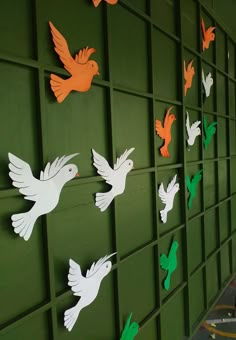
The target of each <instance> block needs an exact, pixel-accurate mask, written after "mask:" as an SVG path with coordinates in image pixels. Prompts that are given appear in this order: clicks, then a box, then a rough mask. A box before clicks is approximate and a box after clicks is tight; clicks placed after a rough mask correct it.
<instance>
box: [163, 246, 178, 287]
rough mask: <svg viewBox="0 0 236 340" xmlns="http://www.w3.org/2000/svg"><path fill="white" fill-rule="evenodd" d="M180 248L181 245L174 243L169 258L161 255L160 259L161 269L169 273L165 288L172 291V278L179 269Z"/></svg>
mask: <svg viewBox="0 0 236 340" xmlns="http://www.w3.org/2000/svg"><path fill="white" fill-rule="evenodd" d="M178 247H179V244H178V242H177V241H173V242H172V245H171V248H170V251H169V254H168V257H167V256H166V255H165V254H162V255H161V258H160V265H161V268H162V269H164V270H166V271H167V276H166V278H165V281H164V288H165V289H166V290H169V289H170V278H171V274H172V273H173V272H174V271H175V270H176V268H177V264H178V262H177V254H176V252H177V249H178Z"/></svg>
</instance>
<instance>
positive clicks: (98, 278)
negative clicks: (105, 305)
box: [64, 253, 116, 332]
mask: <svg viewBox="0 0 236 340" xmlns="http://www.w3.org/2000/svg"><path fill="white" fill-rule="evenodd" d="M115 254H116V253H113V254H111V255H108V256H107V255H106V256H105V257H102V258H100V259H99V260H98V261H97V262H94V263H93V264H92V265H91V267H90V269H88V270H87V272H86V276H83V275H82V273H81V268H80V265H79V264H77V263H76V262H75V261H73V260H72V259H70V261H69V264H70V270H69V274H68V285H69V286H70V287H71V290H72V292H73V294H74V295H75V296H80V300H79V301H78V302H77V304H76V305H75V306H74V307H72V308H70V309H67V310H66V311H65V313H64V326H65V327H66V328H67V329H68V331H69V332H70V331H71V330H72V328H73V327H74V325H75V323H76V321H77V319H78V316H79V313H80V312H81V310H82V309H83V308H85V307H87V306H88V305H90V304H91V303H92V302H93V301H94V300H95V299H96V297H97V295H98V292H99V289H100V284H101V282H102V280H103V279H104V277H105V276H107V274H109V272H110V271H111V267H112V263H111V261H108V259H109V258H111V257H112V256H113V255H115Z"/></svg>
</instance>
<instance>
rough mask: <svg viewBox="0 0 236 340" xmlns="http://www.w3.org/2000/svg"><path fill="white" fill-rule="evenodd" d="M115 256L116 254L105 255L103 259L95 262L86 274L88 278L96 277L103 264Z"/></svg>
mask: <svg viewBox="0 0 236 340" xmlns="http://www.w3.org/2000/svg"><path fill="white" fill-rule="evenodd" d="M115 254H116V253H113V254H110V255H105V256H104V257H101V258H100V259H99V260H98V261H97V262H93V264H92V265H91V267H90V268H89V269H88V270H87V272H86V278H88V277H91V276H92V275H94V274H95V273H96V272H97V271H98V270H99V269H100V268H101V266H102V265H103V263H105V262H106V261H107V260H108V259H109V258H110V257H112V256H114V255H115Z"/></svg>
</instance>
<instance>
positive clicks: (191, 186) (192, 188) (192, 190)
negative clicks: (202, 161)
mask: <svg viewBox="0 0 236 340" xmlns="http://www.w3.org/2000/svg"><path fill="white" fill-rule="evenodd" d="M201 179H202V170H199V171H198V172H197V173H196V174H195V175H194V176H193V178H192V180H191V181H190V178H189V176H186V183H187V188H188V191H189V194H190V195H189V199H188V208H189V209H190V208H192V205H193V199H194V197H195V196H196V193H197V185H198V183H199V182H200V181H201Z"/></svg>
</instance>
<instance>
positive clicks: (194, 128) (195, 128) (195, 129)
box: [186, 111, 201, 145]
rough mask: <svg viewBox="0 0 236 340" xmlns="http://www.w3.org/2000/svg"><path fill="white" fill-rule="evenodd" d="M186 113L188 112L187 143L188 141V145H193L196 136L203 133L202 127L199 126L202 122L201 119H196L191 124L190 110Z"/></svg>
mask: <svg viewBox="0 0 236 340" xmlns="http://www.w3.org/2000/svg"><path fill="white" fill-rule="evenodd" d="M186 113H187V118H186V128H187V134H188V139H187V143H188V145H193V144H194V142H195V139H196V137H197V136H199V135H200V134H201V129H200V128H199V125H200V124H201V122H200V120H196V121H195V122H194V123H193V124H192V125H191V126H190V121H189V114H188V111H187V112H186Z"/></svg>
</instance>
